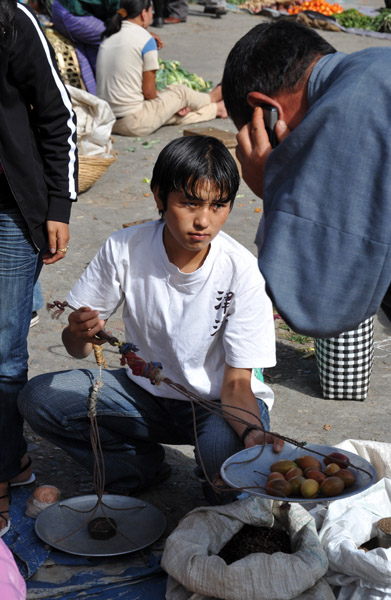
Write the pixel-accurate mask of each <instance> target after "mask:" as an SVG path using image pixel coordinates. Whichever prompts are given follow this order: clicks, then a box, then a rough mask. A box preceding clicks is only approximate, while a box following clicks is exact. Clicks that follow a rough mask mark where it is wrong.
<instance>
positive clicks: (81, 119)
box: [66, 85, 115, 156]
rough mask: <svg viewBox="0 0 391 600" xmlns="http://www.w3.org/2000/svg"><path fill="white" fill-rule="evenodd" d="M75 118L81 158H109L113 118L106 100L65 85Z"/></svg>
mask: <svg viewBox="0 0 391 600" xmlns="http://www.w3.org/2000/svg"><path fill="white" fill-rule="evenodd" d="M66 87H67V90H68V92H69V94H70V96H71V99H72V108H73V110H74V111H75V113H76V117H77V146H78V150H79V153H80V154H81V155H83V156H111V153H112V152H111V151H112V141H111V131H112V129H113V125H114V123H115V116H114V113H113V111H112V110H111V108H110V105H109V104H108V102H106V100H102V98H98V97H97V96H94V95H93V94H90V93H89V92H86V91H84V90H80V89H79V88H75V87H72V86H70V85H67V86H66Z"/></svg>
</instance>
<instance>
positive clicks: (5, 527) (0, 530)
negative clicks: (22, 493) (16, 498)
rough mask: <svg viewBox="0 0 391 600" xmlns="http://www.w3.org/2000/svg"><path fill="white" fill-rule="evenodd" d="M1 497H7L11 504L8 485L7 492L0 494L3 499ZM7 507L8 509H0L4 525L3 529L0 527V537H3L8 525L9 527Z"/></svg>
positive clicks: (9, 520)
mask: <svg viewBox="0 0 391 600" xmlns="http://www.w3.org/2000/svg"><path fill="white" fill-rule="evenodd" d="M3 498H8V502H9V504H11V493H10V488H9V487H8V493H7V494H5V495H4V496H0V500H3ZM9 512H10V510H9V507H8V510H0V518H1V519H3V521H5V526H4V527H3V529H0V538H1V537H3V535H5V534H6V533H8V531H9V529H10V527H11V519H10V517H9ZM5 515H8V517H6V516H5Z"/></svg>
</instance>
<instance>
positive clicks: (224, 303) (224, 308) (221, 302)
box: [210, 291, 234, 336]
mask: <svg viewBox="0 0 391 600" xmlns="http://www.w3.org/2000/svg"><path fill="white" fill-rule="evenodd" d="M233 297H234V292H224V291H218V292H217V296H216V300H217V304H216V305H215V306H214V308H215V310H216V312H217V314H216V319H215V325H213V329H214V330H215V331H214V332H213V333H211V334H210V335H211V336H213V335H216V333H217V332H218V330H219V329H220V327H221V325H222V324H223V323H224V321H226V320H227V319H228V315H227V312H228V309H229V306H230V304H231V302H232V298H233Z"/></svg>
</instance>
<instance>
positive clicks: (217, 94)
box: [209, 83, 223, 102]
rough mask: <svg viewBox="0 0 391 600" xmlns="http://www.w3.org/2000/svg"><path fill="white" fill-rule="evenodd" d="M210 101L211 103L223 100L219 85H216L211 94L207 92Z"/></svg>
mask: <svg viewBox="0 0 391 600" xmlns="http://www.w3.org/2000/svg"><path fill="white" fill-rule="evenodd" d="M209 96H210V101H211V102H220V100H222V99H223V94H222V91H221V84H220V83H219V84H218V85H216V87H215V88H213V90H212V91H211V92H209Z"/></svg>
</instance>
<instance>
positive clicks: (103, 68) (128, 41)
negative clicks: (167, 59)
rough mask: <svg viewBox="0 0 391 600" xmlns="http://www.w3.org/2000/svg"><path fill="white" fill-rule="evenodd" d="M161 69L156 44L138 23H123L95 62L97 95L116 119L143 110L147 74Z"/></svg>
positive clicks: (102, 47)
mask: <svg viewBox="0 0 391 600" xmlns="http://www.w3.org/2000/svg"><path fill="white" fill-rule="evenodd" d="M158 69H159V61H158V51H157V46H156V41H155V40H154V38H153V37H152V36H151V34H150V33H148V31H146V30H145V29H143V28H142V27H141V26H140V25H137V24H136V23H131V22H130V21H123V22H122V26H121V29H120V30H119V32H118V33H115V34H114V35H111V36H110V37H108V38H106V39H105V40H104V41H103V42H102V44H101V45H100V48H99V52H98V58H97V63H96V93H97V96H99V97H100V98H103V99H104V100H106V101H107V102H108V103H109V104H110V107H111V109H112V111H113V112H114V114H115V116H116V117H126V116H128V115H131V114H133V113H136V112H138V111H139V110H141V108H142V105H143V102H144V96H143V92H142V79H143V72H144V71H157V70H158Z"/></svg>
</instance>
